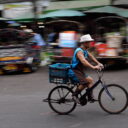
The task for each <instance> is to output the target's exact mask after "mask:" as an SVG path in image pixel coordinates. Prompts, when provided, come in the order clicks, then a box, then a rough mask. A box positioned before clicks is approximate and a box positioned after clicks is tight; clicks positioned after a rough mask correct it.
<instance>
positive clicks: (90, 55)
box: [88, 52, 100, 64]
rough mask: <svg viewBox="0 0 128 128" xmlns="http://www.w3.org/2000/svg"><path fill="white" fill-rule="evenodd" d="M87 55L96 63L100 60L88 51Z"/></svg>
mask: <svg viewBox="0 0 128 128" xmlns="http://www.w3.org/2000/svg"><path fill="white" fill-rule="evenodd" d="M88 55H89V58H90V59H91V60H92V61H93V62H95V63H96V64H100V62H99V61H98V60H97V59H96V58H95V57H94V56H93V55H92V54H91V53H90V52H88Z"/></svg>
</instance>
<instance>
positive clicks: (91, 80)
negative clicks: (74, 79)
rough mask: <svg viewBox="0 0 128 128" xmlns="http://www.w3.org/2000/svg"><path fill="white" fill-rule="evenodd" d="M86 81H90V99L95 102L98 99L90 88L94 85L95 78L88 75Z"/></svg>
mask: <svg viewBox="0 0 128 128" xmlns="http://www.w3.org/2000/svg"><path fill="white" fill-rule="evenodd" d="M86 81H88V89H87V90H88V101H90V102H95V101H97V100H96V99H94V95H93V90H92V91H90V90H89V88H91V87H92V86H93V83H94V81H93V78H92V77H90V76H88V77H86Z"/></svg>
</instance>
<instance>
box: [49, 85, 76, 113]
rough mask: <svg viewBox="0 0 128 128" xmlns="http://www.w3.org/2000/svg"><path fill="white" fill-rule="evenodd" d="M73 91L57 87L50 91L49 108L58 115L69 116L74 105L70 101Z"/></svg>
mask: <svg viewBox="0 0 128 128" xmlns="http://www.w3.org/2000/svg"><path fill="white" fill-rule="evenodd" d="M72 93H73V91H72V90H71V89H70V88H68V87H66V86H57V87H55V88H53V89H52V90H51V92H50V93H49V96H48V103H49V106H50V108H51V109H52V110H53V111H55V112H56V113H58V114H63V115H64V114H69V113H70V112H72V111H73V110H74V109H75V107H76V103H75V102H74V101H73V99H72Z"/></svg>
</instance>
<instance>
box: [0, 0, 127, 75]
mask: <svg viewBox="0 0 128 128" xmlns="http://www.w3.org/2000/svg"><path fill="white" fill-rule="evenodd" d="M88 33H89V34H91V35H92V37H93V38H94V39H95V41H94V42H91V44H90V49H89V50H90V52H92V53H93V54H94V56H96V58H97V59H99V60H100V61H101V62H102V63H104V64H109V65H113V64H118V65H122V64H123V65H125V66H127V62H128V1H127V0H0V73H1V74H3V73H6V72H8V71H15V70H20V71H23V72H34V71H36V70H37V69H38V68H39V67H40V66H45V65H48V64H51V63H56V62H61V63H70V61H71V58H72V55H73V52H74V50H75V48H76V47H78V46H79V37H80V36H81V35H84V34H88Z"/></svg>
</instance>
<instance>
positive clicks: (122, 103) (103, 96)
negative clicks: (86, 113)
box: [48, 68, 128, 115]
mask: <svg viewBox="0 0 128 128" xmlns="http://www.w3.org/2000/svg"><path fill="white" fill-rule="evenodd" d="M68 69H69V68H68ZM68 69H67V71H68ZM103 73H104V72H103V70H102V71H97V74H98V80H97V81H96V82H95V83H94V85H93V87H92V88H90V89H86V90H85V92H84V93H83V94H82V93H80V94H79V99H80V105H82V106H84V105H86V104H87V103H88V102H89V101H88V99H87V97H88V92H89V91H91V90H93V89H95V88H96V87H97V86H98V85H101V87H102V88H101V90H100V92H99V95H98V102H99V105H100V107H101V108H102V109H103V110H104V111H105V112H107V113H110V114H119V113H121V112H123V111H124V110H125V109H126V108H127V106H128V93H127V91H126V89H125V88H123V87H122V86H120V85H117V84H109V85H106V84H105V83H104V82H103V80H102V77H103ZM61 79H62V78H61ZM67 79H68V80H67V81H66V82H65V83H64V84H63V82H62V84H60V83H59V82H57V80H56V82H55V83H56V84H57V86H56V87H54V88H53V89H52V90H51V91H50V93H49V95H48V104H49V106H50V108H51V109H52V110H53V111H54V112H56V113H58V114H62V115H64V114H69V113H71V112H72V111H73V110H74V109H75V108H76V106H77V103H76V102H75V101H74V100H73V99H72V93H73V92H74V89H75V88H76V87H77V86H78V84H79V83H75V84H74V83H73V84H72V80H71V79H70V78H67ZM64 80H65V79H64ZM65 85H68V86H65ZM67 106H68V107H67Z"/></svg>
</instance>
